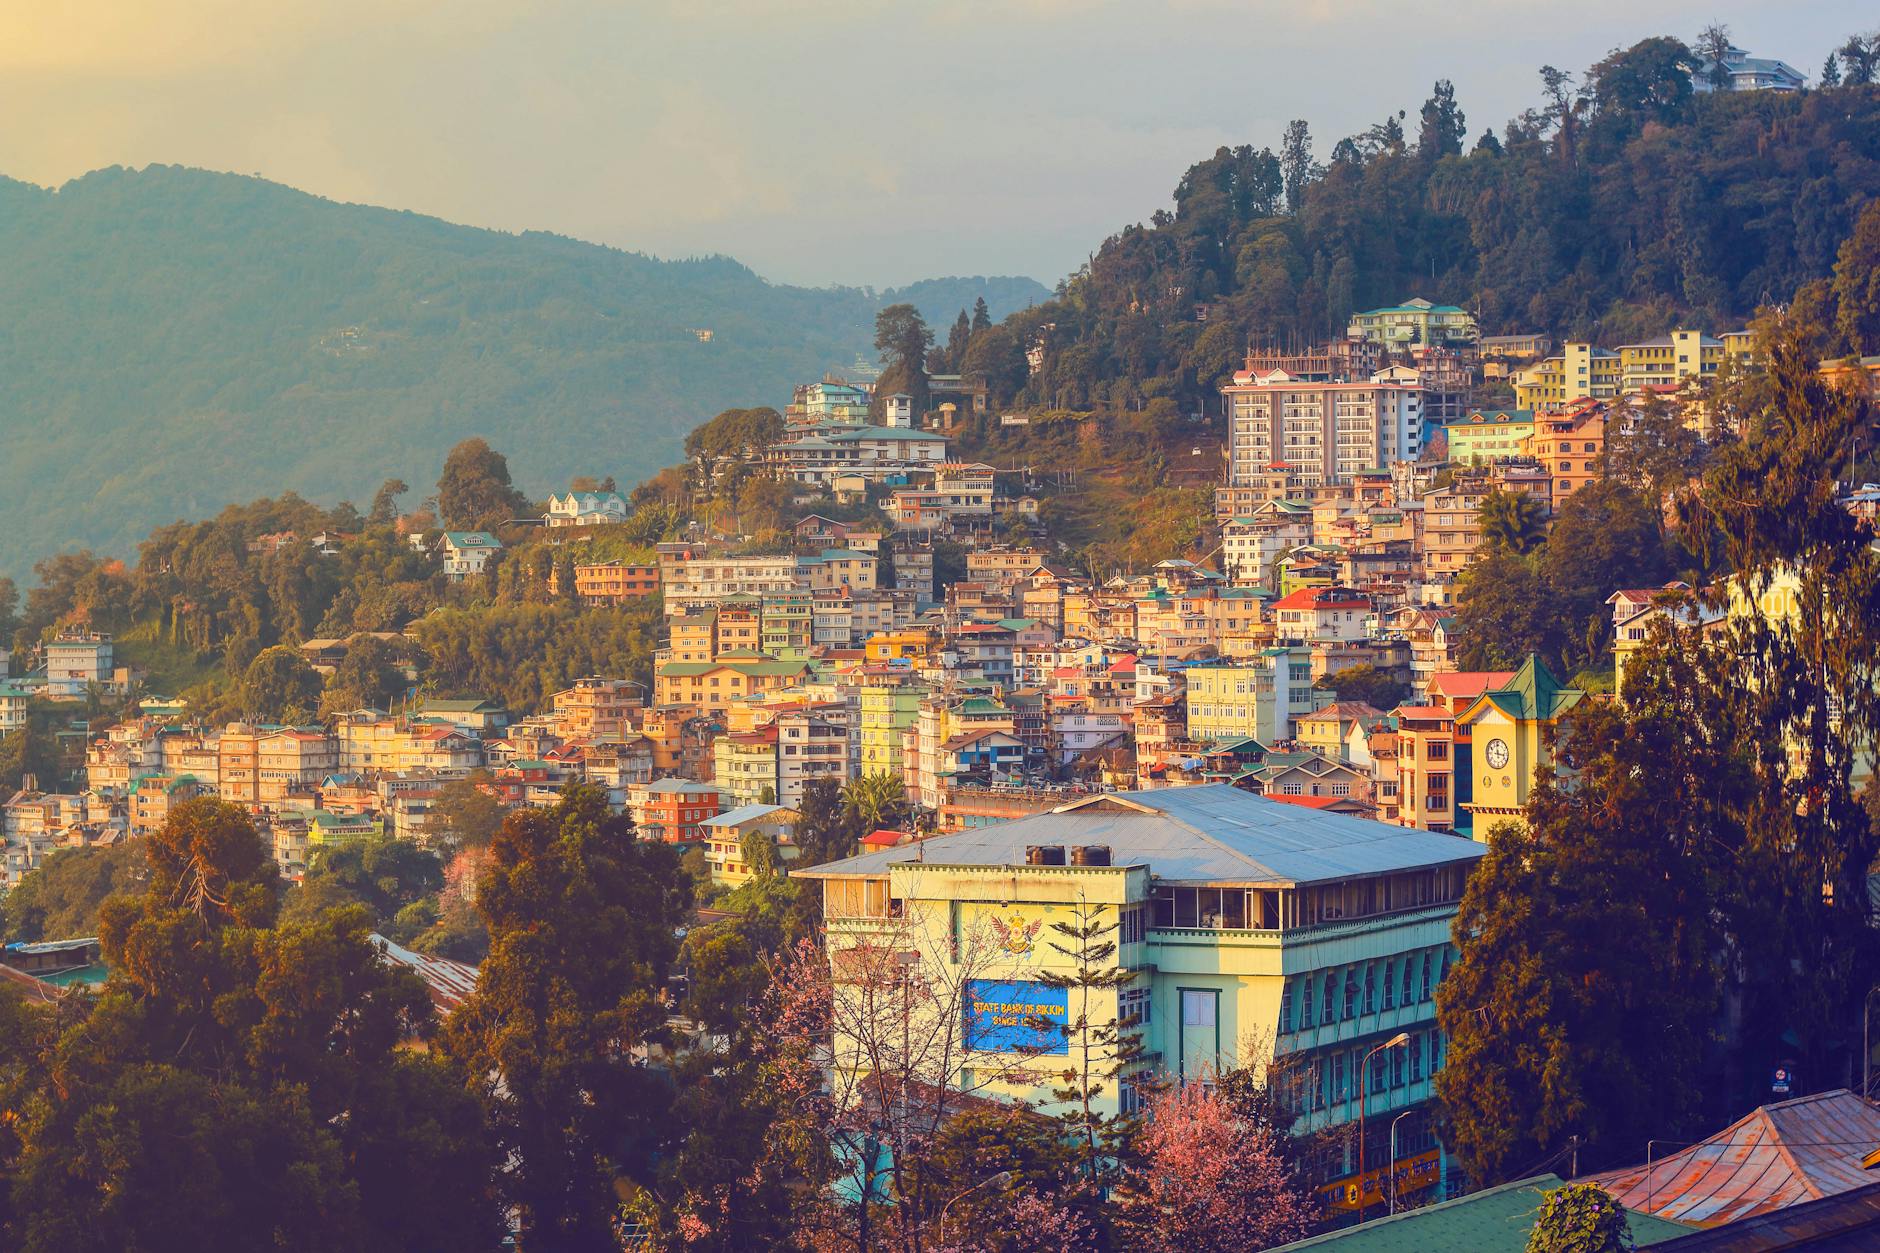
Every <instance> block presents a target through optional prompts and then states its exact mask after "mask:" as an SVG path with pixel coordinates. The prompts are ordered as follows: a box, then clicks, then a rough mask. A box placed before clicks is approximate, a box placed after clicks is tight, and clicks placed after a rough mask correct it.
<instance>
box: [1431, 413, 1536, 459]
mask: <svg viewBox="0 0 1880 1253" xmlns="http://www.w3.org/2000/svg"><path fill="white" fill-rule="evenodd" d="M1443 433H1444V435H1445V436H1446V437H1447V438H1448V440H1449V460H1450V461H1452V462H1454V463H1455V464H1456V465H1460V466H1485V465H1493V464H1494V463H1495V462H1497V461H1511V460H1513V459H1515V458H1517V457H1521V456H1524V455H1526V450H1527V441H1528V438H1529V437H1530V436H1532V435H1533V434H1534V414H1533V412H1532V411H1531V410H1528V409H1477V410H1475V411H1474V412H1472V413H1470V414H1469V415H1468V416H1466V417H1464V418H1462V419H1461V420H1460V421H1457V422H1451V423H1450V424H1449V425H1448V426H1447V427H1445V428H1444V431H1443Z"/></svg>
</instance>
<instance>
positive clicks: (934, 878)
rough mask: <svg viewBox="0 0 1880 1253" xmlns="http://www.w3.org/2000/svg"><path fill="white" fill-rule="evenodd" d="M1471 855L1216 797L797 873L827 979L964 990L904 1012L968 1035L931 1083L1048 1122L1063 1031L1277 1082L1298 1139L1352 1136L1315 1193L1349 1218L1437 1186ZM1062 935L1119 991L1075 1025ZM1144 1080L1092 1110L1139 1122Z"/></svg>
mask: <svg viewBox="0 0 1880 1253" xmlns="http://www.w3.org/2000/svg"><path fill="white" fill-rule="evenodd" d="M1046 803H1047V804H1050V803H1051V802H1049V801H1047V802H1046ZM1479 854H1480V847H1479V846H1478V845H1474V844H1472V843H1470V842H1469V841H1465V840H1458V839H1455V838H1454V837H1451V836H1443V835H1437V834H1434V833H1430V832H1424V831H1414V830H1405V829H1403V828H1400V827H1392V826H1386V825H1384V824H1381V823H1376V822H1371V821H1367V820H1364V819H1360V818H1353V817H1347V816H1344V815H1340V814H1336V813H1329V812H1323V811H1319V810H1314V809H1309V808H1303V807H1300V806H1292V805H1283V804H1281V803H1278V802H1275V801H1269V800H1264V799H1261V798H1258V797H1254V796H1250V795H1248V794H1247V793H1245V792H1243V791H1240V790H1238V789H1234V788H1230V787H1224V786H1219V785H1216V786H1202V787H1184V788H1170V789H1164V790H1158V791H1152V792H1130V793H1121V794H1110V795H1100V796H1091V797H1085V798H1082V799H1071V800H1069V801H1068V803H1064V802H1059V803H1057V804H1056V805H1055V807H1054V808H1052V809H1050V811H1049V812H1044V813H1038V814H1035V815H1034V816H1032V817H1027V818H1020V819H1018V820H1017V821H1013V822H1006V823H997V824H994V825H990V826H981V827H978V828H976V829H974V830H972V831H969V832H962V833H959V834H955V835H941V836H935V837H933V838H931V839H929V840H926V841H922V842H920V843H918V844H914V845H910V846H901V847H897V848H890V849H887V850H884V851H877V852H870V853H866V854H864V855H862V856H859V857H853V858H849V859H847V860H845V861H839V862H833V863H829V864H826V865H822V866H816V867H812V868H809V869H806V870H799V871H793V872H792V873H793V875H795V876H796V877H799V878H803V879H808V880H811V881H813V882H819V883H820V884H821V886H822V890H823V915H824V918H825V919H826V921H827V931H826V939H825V943H826V944H827V946H828V949H829V952H830V957H831V959H832V961H833V962H834V964H835V967H836V969H837V970H838V971H842V970H851V971H853V972H855V975H856V976H858V977H857V978H856V979H855V982H856V983H859V982H860V976H862V975H864V973H865V968H866V966H867V965H868V963H869V962H870V961H871V960H872V959H873V958H872V955H874V954H880V955H883V956H882V958H881V959H882V960H888V959H895V960H903V961H909V962H912V963H913V964H915V965H917V966H918V967H919V968H920V969H921V970H922V972H923V976H924V977H923V978H922V979H921V980H920V984H921V986H922V988H923V989H925V990H929V991H931V990H932V989H955V990H956V991H957V996H955V995H953V994H949V993H943V994H941V995H938V996H929V997H924V998H922V999H921V1001H920V1005H919V1008H918V1009H917V1008H915V1007H914V1006H913V1005H910V1006H909V1009H908V1012H909V1013H910V1014H914V1013H918V1014H921V1015H922V1016H923V1025H924V1024H925V1022H926V1018H925V1015H929V1014H931V1015H936V1016H945V1018H947V1019H949V1020H952V1021H956V1022H960V1023H962V1024H963V1025H964V1029H965V1038H964V1041H963V1045H964V1050H963V1052H962V1053H961V1055H960V1057H959V1059H958V1061H957V1063H955V1064H954V1065H953V1068H952V1070H951V1071H950V1072H949V1073H947V1074H945V1075H944V1076H939V1077H937V1078H936V1081H937V1082H944V1083H945V1084H947V1085H948V1086H953V1087H960V1088H964V1089H968V1090H971V1091H973V1092H974V1094H975V1095H977V1096H979V1097H982V1098H993V1099H1004V1100H1012V1101H1025V1102H1031V1103H1035V1104H1037V1105H1038V1106H1039V1107H1041V1108H1043V1109H1044V1110H1046V1112H1050V1111H1051V1110H1052V1109H1053V1108H1054V1106H1053V1105H1052V1102H1053V1100H1054V1099H1055V1098H1054V1097H1053V1094H1052V1092H1051V1080H1050V1078H1049V1075H1050V1072H1051V1070H1052V1066H1051V1064H1050V1061H1051V1059H1052V1058H1053V1057H1061V1056H1064V1055H1069V1054H1072V1053H1075V1052H1077V1051H1079V1050H1080V1049H1082V1048H1083V1047H1084V1046H1085V1045H1086V1044H1087V1043H1088V1041H1085V1040H1084V1039H1082V1038H1081V1036H1080V1033H1079V1030H1078V1028H1077V1027H1076V1026H1075V1025H1074V1024H1075V1021H1076V1019H1075V1017H1074V1014H1082V1015H1085V1016H1087V1018H1088V1020H1089V1021H1091V1022H1110V1021H1128V1022H1132V1023H1133V1024H1134V1025H1133V1026H1132V1027H1130V1028H1127V1030H1130V1031H1133V1032H1135V1033H1137V1034H1136V1038H1137V1041H1138V1042H1139V1043H1140V1045H1141V1047H1142V1051H1143V1052H1144V1053H1146V1054H1147V1055H1150V1056H1153V1057H1154V1058H1156V1059H1157V1061H1156V1062H1155V1063H1154V1066H1155V1067H1156V1068H1157V1069H1159V1070H1160V1071H1161V1072H1162V1073H1163V1074H1165V1075H1167V1076H1169V1077H1172V1078H1173V1079H1175V1080H1176V1081H1177V1082H1182V1081H1191V1082H1192V1081H1205V1080H1206V1079H1207V1078H1208V1077H1210V1076H1212V1075H1214V1074H1217V1073H1218V1072H1220V1071H1221V1070H1223V1069H1226V1068H1229V1067H1233V1066H1240V1065H1245V1066H1253V1067H1257V1068H1262V1069H1265V1068H1267V1067H1271V1068H1272V1069H1271V1070H1270V1071H1269V1072H1268V1073H1271V1074H1273V1075H1274V1076H1275V1078H1274V1082H1275V1084H1276V1091H1277V1094H1278V1095H1279V1097H1280V1099H1281V1101H1282V1108H1283V1109H1284V1110H1285V1111H1286V1113H1287V1115H1288V1116H1289V1117H1290V1119H1291V1120H1292V1129H1293V1130H1294V1131H1296V1132H1300V1133H1308V1132H1316V1131H1339V1130H1345V1129H1349V1130H1350V1131H1353V1132H1355V1131H1357V1130H1358V1124H1360V1123H1362V1127H1363V1131H1364V1134H1365V1137H1366V1142H1365V1143H1363V1144H1360V1143H1359V1142H1358V1138H1357V1136H1356V1135H1355V1134H1353V1135H1332V1136H1327V1137H1326V1140H1327V1141H1328V1142H1330V1143H1331V1144H1333V1145H1336V1146H1337V1147H1336V1149H1335V1150H1334V1153H1335V1160H1334V1159H1328V1160H1326V1161H1325V1162H1323V1163H1322V1164H1321V1165H1320V1171H1321V1177H1319V1178H1316V1179H1314V1180H1313V1182H1314V1183H1315V1184H1316V1185H1318V1186H1319V1187H1321V1188H1322V1189H1323V1190H1324V1193H1325V1195H1326V1196H1327V1198H1328V1200H1329V1201H1330V1203H1331V1204H1333V1205H1334V1206H1353V1205H1355V1204H1356V1203H1357V1202H1359V1201H1360V1200H1366V1201H1369V1202H1370V1203H1371V1204H1373V1205H1375V1204H1377V1203H1378V1199H1379V1198H1380V1196H1381V1195H1382V1193H1383V1192H1384V1191H1385V1190H1386V1189H1387V1186H1388V1185H1387V1183H1386V1176H1387V1175H1389V1174H1390V1173H1391V1169H1392V1167H1394V1168H1395V1170H1396V1172H1397V1182H1398V1185H1399V1188H1402V1187H1403V1186H1404V1185H1405V1183H1406V1181H1409V1186H1410V1187H1412V1188H1413V1189H1424V1188H1434V1187H1436V1186H1437V1185H1439V1184H1440V1181H1441V1179H1442V1177H1443V1176H1444V1175H1445V1174H1446V1162H1445V1159H1444V1157H1443V1150H1442V1149H1441V1148H1440V1146H1439V1145H1438V1144H1437V1142H1436V1140H1435V1138H1434V1136H1433V1134H1432V1128H1431V1126H1430V1122H1429V1110H1430V1106H1431V1100H1432V1097H1433V1092H1432V1079H1433V1077H1434V1074H1435V1072H1436V1071H1437V1070H1438V1069H1440V1067H1441V1065H1442V1060H1443V1055H1444V1041H1443V1037H1442V1034H1441V1032H1440V1031H1439V1029H1438V1028H1437V1025H1436V1015H1435V995H1436V989H1437V986H1438V984H1439V983H1440V982H1441V980H1442V978H1443V976H1444V975H1445V974H1446V973H1447V971H1448V969H1449V967H1450V964H1451V962H1452V960H1453V951H1452V949H1451V945H1450V936H1449V928H1450V925H1451V923H1452V921H1453V919H1454V916H1455V912H1456V907H1457V902H1458V901H1459V899H1460V897H1461V894H1462V891H1463V887H1464V884H1465V882H1466V880H1467V877H1468V873H1469V870H1470V868H1471V867H1472V866H1473V864H1474V863H1475V860H1476V858H1477V857H1478V856H1479ZM1058 923H1065V924H1069V925H1073V926H1090V925H1093V924H1094V925H1103V926H1108V927H1110V928H1111V934H1112V935H1113V936H1114V937H1115V941H1116V947H1115V951H1114V952H1113V953H1112V954H1110V955H1109V956H1108V958H1107V959H1106V961H1107V963H1108V964H1110V965H1111V966H1113V967H1114V969H1115V971H1116V973H1117V976H1118V977H1117V979H1116V981H1115V983H1114V984H1111V985H1108V986H1106V987H1105V988H1104V990H1103V991H1101V992H1098V993H1093V994H1092V997H1093V998H1094V999H1093V1000H1092V1001H1091V1003H1090V1004H1089V1005H1087V1006H1082V1007H1077V1006H1074V1005H1073V1001H1074V1000H1075V995H1076V994H1072V993H1067V992H1066V991H1065V989H1064V987H1063V986H1062V984H1061V982H1058V981H1057V978H1056V977H1057V976H1063V975H1068V974H1071V973H1072V972H1073V969H1074V964H1073V963H1072V961H1071V959H1070V958H1068V957H1066V956H1065V955H1064V954H1062V953H1060V952H1059V951H1058V950H1057V948H1054V947H1053V946H1052V944H1050V943H1049V942H1048V941H1049V938H1050V935H1051V931H1050V928H1051V927H1052V926H1053V925H1054V924H1058ZM902 954H906V955H907V956H906V957H905V958H903V957H902V956H901V955H902ZM896 969H897V970H902V971H903V974H902V978H903V981H904V982H903V984H902V986H906V983H905V973H904V968H901V967H897V968H896ZM853 986H854V984H853V983H851V984H843V983H838V987H837V995H838V996H845V995H852V994H853V992H852V990H851V989H852V988H853ZM1067 998H1069V999H1067ZM837 1018H838V1020H839V1021H843V1022H856V1021H859V1019H857V1018H855V1017H852V1016H846V1015H841V1014H838V1015H837ZM895 1021H896V1023H897V1025H896V1026H895V1028H894V1030H895V1031H896V1033H897V1034H896V1036H895V1038H896V1039H899V1035H898V1032H899V1030H900V1028H899V1026H898V1021H899V1019H898V1016H896V1019H895ZM866 1043H867V1042H866V1041H865V1040H862V1039H859V1038H856V1037H855V1036H853V1035H848V1034H843V1035H839V1036H838V1037H837V1038H835V1039H834V1040H832V1041H831V1045H832V1055H831V1060H832V1064H833V1067H834V1073H835V1076H836V1081H835V1083H834V1090H835V1091H836V1092H838V1093H842V1092H847V1091H851V1090H852V1084H851V1082H850V1080H852V1079H853V1077H854V1076H855V1074H856V1072H858V1071H859V1069H860V1068H861V1067H863V1066H865V1065H866V1064H867V1063H866V1060H865V1058H866V1051H867V1050H866V1048H865V1047H864V1046H865V1044H866ZM1096 1047H1097V1049H1098V1054H1099V1061H1098V1064H1099V1065H1103V1064H1105V1062H1106V1060H1107V1050H1105V1049H1104V1047H1103V1046H1102V1045H1097V1046H1096ZM1041 1061H1042V1063H1043V1064H1041ZM1148 1069H1149V1065H1148V1064H1147V1063H1144V1064H1143V1066H1142V1070H1143V1071H1144V1072H1146V1071H1147V1070H1148ZM1137 1078H1138V1075H1137V1074H1136V1073H1131V1072H1127V1071H1126V1072H1125V1073H1124V1074H1122V1075H1121V1076H1120V1077H1119V1080H1120V1081H1119V1082H1118V1083H1115V1084H1110V1085H1106V1090H1105V1091H1104V1092H1103V1094H1102V1095H1101V1097H1100V1098H1099V1105H1100V1108H1101V1111H1102V1112H1103V1113H1105V1114H1108V1115H1121V1114H1123V1113H1126V1112H1128V1111H1130V1110H1133V1109H1134V1108H1135V1107H1136V1105H1137V1100H1138V1096H1139V1093H1138V1092H1137V1089H1136V1087H1135V1083H1136V1080H1137ZM1361 1103H1362V1106H1363V1108H1362V1109H1361V1108H1360V1104H1361ZM1400 1119H1401V1121H1400ZM1393 1125H1394V1126H1395V1128H1396V1130H1395V1132H1394V1133H1393V1131H1392V1130H1391V1128H1392V1127H1393ZM1393 1146H1394V1147H1395V1149H1396V1152H1395V1153H1394V1154H1393V1153H1392V1152H1391V1149H1392V1147H1393ZM1393 1159H1394V1160H1393ZM1361 1163H1362V1169H1360V1164H1361Z"/></svg>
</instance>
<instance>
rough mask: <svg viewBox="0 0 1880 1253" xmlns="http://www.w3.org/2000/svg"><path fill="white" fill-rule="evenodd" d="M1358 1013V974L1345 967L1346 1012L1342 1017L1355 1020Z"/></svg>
mask: <svg viewBox="0 0 1880 1253" xmlns="http://www.w3.org/2000/svg"><path fill="white" fill-rule="evenodd" d="M1357 1013H1358V972H1357V971H1356V970H1354V969H1353V968H1352V967H1350V966H1347V967H1345V1012H1344V1014H1343V1015H1341V1017H1344V1018H1355V1017H1356V1016H1357Z"/></svg>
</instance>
